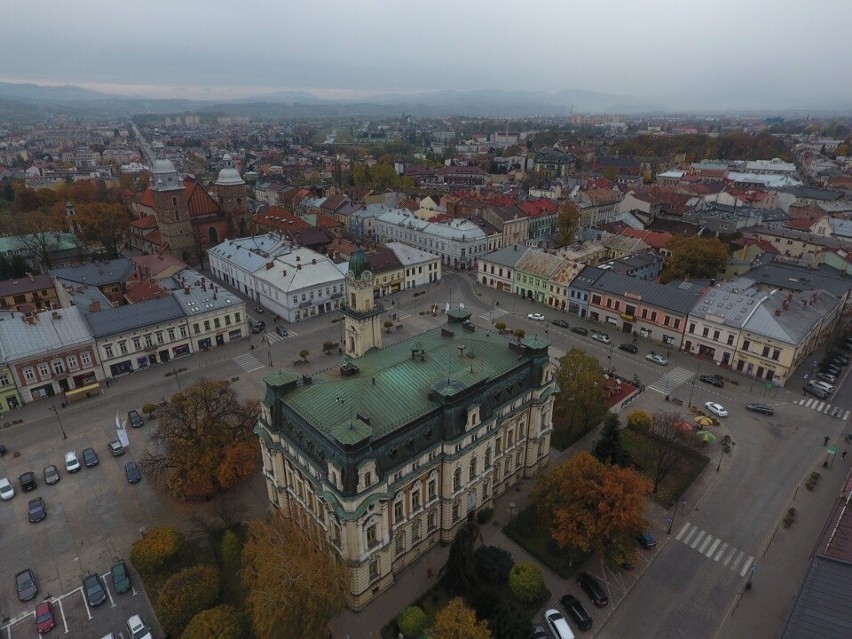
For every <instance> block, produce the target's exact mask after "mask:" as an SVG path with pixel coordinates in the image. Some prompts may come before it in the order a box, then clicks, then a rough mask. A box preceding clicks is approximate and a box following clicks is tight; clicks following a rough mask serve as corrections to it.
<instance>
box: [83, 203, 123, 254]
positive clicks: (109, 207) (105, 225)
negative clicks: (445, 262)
mask: <svg viewBox="0 0 852 639" xmlns="http://www.w3.org/2000/svg"><path fill="white" fill-rule="evenodd" d="M75 217H76V220H75V221H76V223H77V225H78V226H79V228H80V234H81V235H82V236H83V239H85V240H86V241H87V242H98V243H100V244H101V245H102V246H103V247H104V251H106V254H107V256H108V257H110V258H113V257H116V256H117V255H118V252H119V251H120V250H121V247H122V245H123V244H124V240H125V238H126V236H127V233H128V232H129V231H130V216H129V215H128V214H127V211H125V210H124V207H123V206H122V205H121V204H106V203H104V202H92V203H89V204H82V205H80V206H79V207H77V214H76V216H75Z"/></svg>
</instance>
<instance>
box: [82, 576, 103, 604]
mask: <svg viewBox="0 0 852 639" xmlns="http://www.w3.org/2000/svg"><path fill="white" fill-rule="evenodd" d="M83 592H84V593H85V595H86V601H88V602H89V605H90V606H100V605H101V604H102V603H103V602H105V601H106V600H107V594H106V588H104V582H103V580H102V579H101V578H100V577H99V576H98V575H96V574H94V573H91V574H89V575H86V576H85V577H84V578H83Z"/></svg>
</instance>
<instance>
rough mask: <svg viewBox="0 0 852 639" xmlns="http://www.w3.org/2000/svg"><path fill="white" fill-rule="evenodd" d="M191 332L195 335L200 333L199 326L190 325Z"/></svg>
mask: <svg viewBox="0 0 852 639" xmlns="http://www.w3.org/2000/svg"><path fill="white" fill-rule="evenodd" d="M192 332H193V333H195V334H196V335H197V334H198V333H200V332H201V326H200V325H198V324H193V325H192Z"/></svg>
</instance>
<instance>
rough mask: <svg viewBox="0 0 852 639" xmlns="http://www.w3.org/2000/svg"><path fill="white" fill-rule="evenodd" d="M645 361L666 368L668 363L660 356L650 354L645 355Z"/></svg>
mask: <svg viewBox="0 0 852 639" xmlns="http://www.w3.org/2000/svg"><path fill="white" fill-rule="evenodd" d="M645 359H647V360H648V361H649V362H654V363H655V364H659V365H660V366H666V365H667V364H668V363H669V360H667V359H666V358H665V357H663V356H662V355H657V354H656V353H651V354H649V355H645Z"/></svg>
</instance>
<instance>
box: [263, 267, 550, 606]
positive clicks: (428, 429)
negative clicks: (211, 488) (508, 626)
mask: <svg viewBox="0 0 852 639" xmlns="http://www.w3.org/2000/svg"><path fill="white" fill-rule="evenodd" d="M359 254H361V257H359ZM367 268H368V267H367V262H366V258H365V257H364V256H363V254H362V253H361V252H360V251H359V252H358V253H356V255H353V258H352V261H351V262H350V270H349V274H348V275H347V297H346V299H347V306H346V308H345V310H344V314H345V324H346V326H345V332H346V336H347V338H346V352H347V355H348V356H349V358H348V360H347V361H346V363H345V364H343V365H342V366H341V367H340V368H339V370H328V371H325V372H323V373H320V374H319V375H316V376H314V377H313V378H312V377H308V376H300V375H296V374H295V373H292V372H290V371H287V370H281V371H279V372H277V373H275V374H273V375H271V376H269V377H267V378H266V388H267V390H266V396H265V398H264V401H263V405H262V409H261V417H260V420H259V422H258V425H257V428H256V432H257V434H258V437H259V439H260V443H261V449H262V452H263V474H264V477H265V478H266V483H267V491H268V495H269V499H270V502H271V503H272V504H273V505H274V506H275V507H276V508H278V509H279V510H281V511H283V512H284V513H285V514H286V515H288V516H290V517H292V518H294V519H295V520H297V521H298V522H300V523H301V524H302V525H305V526H311V527H315V528H318V529H320V530H321V531H322V532H323V533H324V534H325V535H326V537H327V538H328V540H329V541H330V543H331V544H332V546H333V547H334V549H335V550H336V552H338V553H339V555H340V556H341V558H342V559H343V560H344V562H345V564H346V565H347V566H348V568H349V571H350V583H349V592H348V593H347V603H348V604H349V605H350V606H351V607H353V608H355V609H359V608H363V607H364V606H365V605H366V604H367V603H369V602H370V601H371V600H372V599H374V598H375V597H376V596H377V595H378V594H379V593H380V592H382V591H383V590H386V589H387V588H389V587H390V586H391V585H392V584H393V583H394V581H395V579H396V575H397V574H398V573H399V572H400V571H401V570H402V569H404V568H405V567H406V566H407V565H409V564H411V563H413V562H414V561H416V559H417V558H418V557H420V556H422V555H423V554H424V553H425V552H426V551H428V550H429V549H430V548H432V547H433V546H434V545H435V544H437V543H439V542H449V541H451V540H452V539H453V537H454V536H455V533H456V531H457V530H458V529H459V527H460V526H461V525H462V524H463V523H464V522H465V521H466V519H467V518H468V517H469V516H473V515H474V514H475V513H476V512H477V511H478V510H480V509H482V508H485V507H488V506H489V505H490V504H491V503H492V500H493V498H494V497H495V496H497V495H499V494H501V493H502V492H504V491H506V490H508V489H509V487H511V486H513V485H514V484H516V483H517V482H518V481H520V479H521V478H523V477H529V476H531V475H533V474H535V473H536V472H537V471H538V470H540V468H542V467H543V466H544V465H545V464H546V463H547V453H548V448H549V443H550V434H551V431H552V425H551V418H552V409H553V401H554V391H555V384H554V380H553V376H552V370H551V365H550V361H549V355H548V346H549V344H548V342H547V341H545V340H543V339H540V338H537V337H536V338H529V339H526V340H522V341H521V342H520V343H517V342H514V341H508V340H504V339H503V338H501V337H499V336H498V335H496V334H493V333H491V332H490V331H485V330H481V329H479V328H477V327H475V326H474V325H473V324H471V323H470V322H469V321H468V319H469V317H470V313H469V312H465V311H451V312H450V313H449V315H448V319H449V323H448V324H447V325H445V326H443V327H440V328H436V329H434V330H431V331H427V332H426V333H423V334H421V335H420V336H418V338H417V340H416V341H413V342H412V341H408V342H405V343H402V344H398V345H394V346H390V347H387V348H384V349H382V348H380V347H381V330H380V329H379V324H378V317H377V316H378V314H379V313H381V310H380V309H378V308H377V307H375V306H374V305H373V300H372V282H371V281H370V280H371V278H372V276H371V274H370V272H369V271H368V270H367ZM317 378H319V379H317ZM389 406H394V407H396V408H395V409H394V410H389V409H388V407H389Z"/></svg>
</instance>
